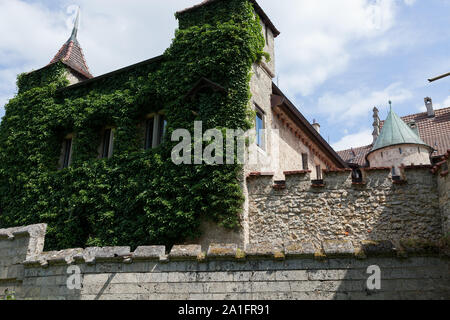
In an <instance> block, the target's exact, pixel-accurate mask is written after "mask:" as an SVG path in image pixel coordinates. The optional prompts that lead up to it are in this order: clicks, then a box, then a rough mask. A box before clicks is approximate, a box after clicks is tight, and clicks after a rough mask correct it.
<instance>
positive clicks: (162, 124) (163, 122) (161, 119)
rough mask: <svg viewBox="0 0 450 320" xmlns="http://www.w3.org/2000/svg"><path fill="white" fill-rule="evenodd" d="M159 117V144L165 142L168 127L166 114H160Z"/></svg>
mask: <svg viewBox="0 0 450 320" xmlns="http://www.w3.org/2000/svg"><path fill="white" fill-rule="evenodd" d="M157 118H159V123H158V141H157V143H158V146H159V145H160V144H162V143H163V142H164V137H165V135H166V128H167V120H166V117H165V116H164V115H159V116H158V117H157Z"/></svg>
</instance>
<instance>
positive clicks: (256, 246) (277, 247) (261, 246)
mask: <svg viewBox="0 0 450 320" xmlns="http://www.w3.org/2000/svg"><path fill="white" fill-rule="evenodd" d="M245 254H246V256H247V257H267V258H273V257H276V256H279V257H281V256H284V248H283V246H282V245H281V244H272V243H268V242H265V243H249V244H248V245H246V246H245Z"/></svg>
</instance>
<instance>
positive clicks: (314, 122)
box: [312, 119, 320, 133]
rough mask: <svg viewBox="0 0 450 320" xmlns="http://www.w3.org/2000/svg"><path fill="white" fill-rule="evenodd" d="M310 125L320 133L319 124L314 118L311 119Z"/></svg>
mask: <svg viewBox="0 0 450 320" xmlns="http://www.w3.org/2000/svg"><path fill="white" fill-rule="evenodd" d="M312 126H313V127H314V129H316V131H317V132H318V133H320V124H318V123H317V122H316V119H314V120H313V124H312Z"/></svg>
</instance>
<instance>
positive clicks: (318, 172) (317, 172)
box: [316, 166, 322, 180]
mask: <svg viewBox="0 0 450 320" xmlns="http://www.w3.org/2000/svg"><path fill="white" fill-rule="evenodd" d="M316 175H317V180H320V179H322V170H321V168H320V166H316Z"/></svg>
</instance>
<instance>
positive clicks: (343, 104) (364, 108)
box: [316, 82, 413, 127]
mask: <svg viewBox="0 0 450 320" xmlns="http://www.w3.org/2000/svg"><path fill="white" fill-rule="evenodd" d="M412 96H413V95H412V92H410V91H409V90H408V89H405V88H403V87H402V84H401V83H398V82H397V83H393V84H391V85H390V86H388V87H387V88H385V89H383V90H379V91H374V90H373V89H372V88H365V87H359V88H355V89H354V90H352V91H349V92H345V93H333V92H328V93H325V94H324V95H323V96H322V97H320V98H319V100H318V105H317V108H316V112H318V113H320V114H322V115H323V116H324V117H326V119H327V120H328V121H329V122H330V123H344V124H345V126H346V127H351V126H353V125H355V124H359V119H361V118H363V119H365V118H366V116H367V115H368V114H371V112H372V109H373V107H374V106H376V107H377V108H378V109H379V110H380V111H381V110H383V108H386V107H387V105H388V101H389V100H392V101H393V102H394V104H395V103H402V102H404V101H407V100H408V99H410V98H411V97H412Z"/></svg>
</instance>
